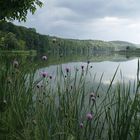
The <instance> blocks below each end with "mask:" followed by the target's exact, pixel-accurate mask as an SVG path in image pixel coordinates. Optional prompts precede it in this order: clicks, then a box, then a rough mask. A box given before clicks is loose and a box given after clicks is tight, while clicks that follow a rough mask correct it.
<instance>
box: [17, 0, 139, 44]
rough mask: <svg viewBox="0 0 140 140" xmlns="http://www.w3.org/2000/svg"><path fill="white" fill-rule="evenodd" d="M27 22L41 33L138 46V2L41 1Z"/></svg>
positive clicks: (100, 0) (26, 24)
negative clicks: (41, 5)
mask: <svg viewBox="0 0 140 140" xmlns="http://www.w3.org/2000/svg"><path fill="white" fill-rule="evenodd" d="M42 1H43V3H44V5H43V7H42V8H39V9H38V10H37V11H36V13H35V14H34V15H31V14H28V17H27V21H26V23H24V22H21V23H18V22H17V21H16V22H15V23H16V24H17V25H23V26H26V27H32V28H36V30H37V32H39V33H41V34H46V35H51V36H58V37H63V38H73V39H93V40H105V41H111V40H123V41H129V42H132V43H137V44H140V0H42Z"/></svg>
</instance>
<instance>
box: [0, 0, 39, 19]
mask: <svg viewBox="0 0 140 140" xmlns="http://www.w3.org/2000/svg"><path fill="white" fill-rule="evenodd" d="M37 6H39V7H41V6H42V2H41V1H40V0H0V20H19V21H26V16H27V13H28V11H30V12H31V13H32V14H34V12H35V11H36V9H37Z"/></svg>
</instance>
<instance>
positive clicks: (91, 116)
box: [86, 113, 93, 121]
mask: <svg viewBox="0 0 140 140" xmlns="http://www.w3.org/2000/svg"><path fill="white" fill-rule="evenodd" d="M86 117H87V119H88V120H89V121H90V120H92V119H93V115H92V114H91V113H88V114H87V115H86Z"/></svg>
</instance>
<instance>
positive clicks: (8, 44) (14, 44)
mask: <svg viewBox="0 0 140 140" xmlns="http://www.w3.org/2000/svg"><path fill="white" fill-rule="evenodd" d="M18 46H19V44H18V40H17V39H16V35H15V34H13V33H11V32H9V33H8V34H6V36H5V38H4V49H8V50H12V49H15V48H18Z"/></svg>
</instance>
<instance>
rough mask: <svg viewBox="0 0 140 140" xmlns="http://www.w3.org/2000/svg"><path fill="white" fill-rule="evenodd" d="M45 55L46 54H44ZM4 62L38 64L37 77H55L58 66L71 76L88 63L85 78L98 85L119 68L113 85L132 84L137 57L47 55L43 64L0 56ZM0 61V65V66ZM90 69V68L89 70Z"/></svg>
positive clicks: (37, 59)
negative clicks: (67, 70) (46, 73)
mask: <svg viewBox="0 0 140 140" xmlns="http://www.w3.org/2000/svg"><path fill="white" fill-rule="evenodd" d="M46 55H47V54H46ZM0 56H2V57H3V59H4V60H5V61H12V60H13V59H17V60H18V61H19V62H20V63H28V62H29V61H30V62H32V63H35V64H38V67H37V75H39V72H40V71H46V72H48V73H49V74H50V75H53V76H54V77H55V74H56V70H57V68H58V67H59V66H61V67H62V68H63V69H65V68H66V67H68V68H70V70H71V74H73V73H74V71H75V69H76V68H78V69H79V71H81V66H84V68H85V67H86V66H87V61H90V63H89V71H90V75H89V76H88V77H87V78H88V81H89V82H90V81H91V80H93V77H95V80H94V82H95V83H99V80H100V77H101V75H102V74H103V79H102V84H104V85H108V84H109V83H110V81H111V79H112V77H113V75H114V73H115V71H116V69H117V67H118V66H119V69H118V72H117V75H116V78H115V80H114V83H115V82H117V81H125V82H126V83H128V82H131V83H133V82H134V80H136V76H137V63H138V56H128V55H118V54H108V53H106V54H103V53H95V54H93V55H90V56H88V55H86V54H84V55H66V56H61V57H60V56H59V55H57V54H56V55H51V56H49V55H47V56H48V60H47V61H45V62H43V61H42V60H41V55H40V56H32V57H31V56H24V55H22V56H15V55H14V56H13V55H12V56H9V55H5V56H3V55H2V54H1V55H0ZM2 62H3V61H2V59H1V64H0V65H2ZM91 67H92V68H91Z"/></svg>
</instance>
